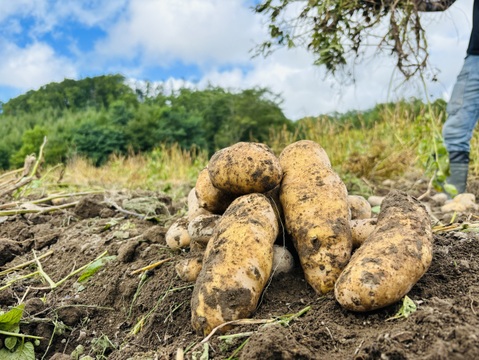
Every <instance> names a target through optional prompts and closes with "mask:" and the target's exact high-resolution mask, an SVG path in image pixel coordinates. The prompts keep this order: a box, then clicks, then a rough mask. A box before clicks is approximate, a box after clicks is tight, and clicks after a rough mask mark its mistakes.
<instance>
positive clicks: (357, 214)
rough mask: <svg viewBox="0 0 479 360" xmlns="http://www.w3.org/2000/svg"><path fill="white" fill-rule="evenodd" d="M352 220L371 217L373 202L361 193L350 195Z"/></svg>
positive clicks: (349, 202)
mask: <svg viewBox="0 0 479 360" xmlns="http://www.w3.org/2000/svg"><path fill="white" fill-rule="evenodd" d="M348 204H349V209H350V210H351V220H356V219H369V218H371V204H370V203H369V202H368V201H367V200H366V199H365V198H364V197H363V196H360V195H348Z"/></svg>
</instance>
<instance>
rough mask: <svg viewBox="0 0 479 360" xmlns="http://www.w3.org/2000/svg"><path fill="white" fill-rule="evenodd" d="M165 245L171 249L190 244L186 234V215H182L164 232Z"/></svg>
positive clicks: (181, 247)
mask: <svg viewBox="0 0 479 360" xmlns="http://www.w3.org/2000/svg"><path fill="white" fill-rule="evenodd" d="M165 241H166V245H168V246H169V247H170V248H171V249H173V250H178V249H183V248H186V247H188V246H190V235H189V234H188V217H187V216H182V217H180V218H179V219H177V220H176V221H175V222H174V223H173V224H171V226H170V227H169V228H168V230H167V231H166V234H165Z"/></svg>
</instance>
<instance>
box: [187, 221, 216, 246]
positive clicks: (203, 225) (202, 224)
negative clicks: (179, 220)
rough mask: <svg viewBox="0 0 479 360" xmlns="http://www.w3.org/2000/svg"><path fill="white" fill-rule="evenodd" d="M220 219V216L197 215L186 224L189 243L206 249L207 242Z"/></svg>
mask: <svg viewBox="0 0 479 360" xmlns="http://www.w3.org/2000/svg"><path fill="white" fill-rule="evenodd" d="M220 219H221V215H214V214H211V215H199V216H197V217H196V218H195V219H193V220H191V221H190V223H189V224H188V234H189V235H190V240H191V242H195V243H199V244H202V245H204V246H205V247H206V245H207V244H208V241H209V240H210V238H211V237H212V236H213V232H214V231H215V228H216V224H217V223H218V221H219V220H220Z"/></svg>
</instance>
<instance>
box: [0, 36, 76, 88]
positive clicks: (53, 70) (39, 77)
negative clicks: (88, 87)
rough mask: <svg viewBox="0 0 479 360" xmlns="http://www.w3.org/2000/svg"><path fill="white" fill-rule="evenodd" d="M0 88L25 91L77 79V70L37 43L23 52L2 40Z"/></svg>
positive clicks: (21, 49) (47, 47)
mask: <svg viewBox="0 0 479 360" xmlns="http://www.w3.org/2000/svg"><path fill="white" fill-rule="evenodd" d="M0 58H1V59H2V66H1V67H0V85H2V86H10V87H14V88H18V89H22V90H29V89H32V88H36V87H39V86H41V85H45V84H47V83H50V82H52V81H61V80H63V79H64V78H65V77H68V78H75V77H76V76H77V73H76V70H75V68H74V66H73V65H72V64H71V63H70V62H69V61H68V60H67V59H64V58H61V57H58V56H57V55H56V54H55V52H54V51H53V49H52V48H50V47H49V46H48V45H45V44H42V43H34V44H32V45H29V46H27V47H26V48H20V47H17V46H16V45H13V44H11V43H10V44H9V43H7V42H5V41H2V40H0Z"/></svg>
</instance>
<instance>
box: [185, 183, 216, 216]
mask: <svg viewBox="0 0 479 360" xmlns="http://www.w3.org/2000/svg"><path fill="white" fill-rule="evenodd" d="M210 214H211V212H209V211H208V210H206V209H205V208H202V207H200V204H199V202H198V198H197V197H196V189H195V188H193V189H191V190H190V192H189V193H188V220H190V221H191V220H193V219H194V218H196V217H198V216H200V215H210Z"/></svg>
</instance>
